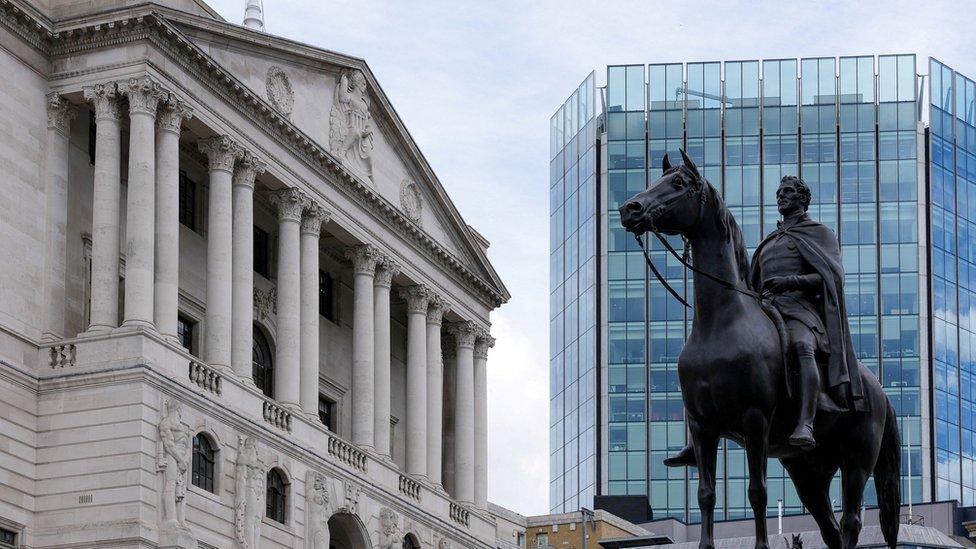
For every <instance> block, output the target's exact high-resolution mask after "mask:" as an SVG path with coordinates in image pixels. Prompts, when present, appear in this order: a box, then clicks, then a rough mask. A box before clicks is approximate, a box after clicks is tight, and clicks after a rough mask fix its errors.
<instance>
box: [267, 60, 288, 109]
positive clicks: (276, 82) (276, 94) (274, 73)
mask: <svg viewBox="0 0 976 549" xmlns="http://www.w3.org/2000/svg"><path fill="white" fill-rule="evenodd" d="M265 85H266V86H267V88H268V101H270V102H271V106H272V107H274V108H275V110H277V111H278V112H280V113H281V114H283V115H285V116H289V115H291V110H292V107H294V106H295V92H294V91H292V89H291V82H290V81H289V80H288V75H287V74H285V71H283V70H281V67H278V66H273V67H271V68H270V69H268V77H267V78H266V79H265Z"/></svg>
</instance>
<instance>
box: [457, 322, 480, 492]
mask: <svg viewBox="0 0 976 549" xmlns="http://www.w3.org/2000/svg"><path fill="white" fill-rule="evenodd" d="M451 330H452V331H453V332H454V336H455V337H456V338H457V387H456V390H455V393H454V404H455V412H454V468H455V476H454V491H455V493H454V497H455V498H456V499H457V500H458V501H460V502H462V503H466V504H468V505H471V504H473V503H474V342H475V337H476V336H477V333H478V330H477V327H476V326H475V324H474V323H473V322H459V323H457V324H451Z"/></svg>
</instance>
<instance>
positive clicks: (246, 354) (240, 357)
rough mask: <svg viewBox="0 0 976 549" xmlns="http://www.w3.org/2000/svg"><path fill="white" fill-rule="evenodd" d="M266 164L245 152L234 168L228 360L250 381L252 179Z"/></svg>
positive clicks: (252, 304) (252, 292)
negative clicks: (231, 281)
mask: <svg viewBox="0 0 976 549" xmlns="http://www.w3.org/2000/svg"><path fill="white" fill-rule="evenodd" d="M266 168H267V166H266V165H265V163H264V162H262V161H261V160H259V159H258V158H257V157H255V156H254V155H253V154H251V153H249V152H244V154H243V155H242V156H241V159H240V161H239V162H238V163H237V169H236V170H235V171H234V179H233V190H232V202H233V211H234V221H233V229H232V232H233V243H232V244H231V256H232V261H231V279H232V280H233V283H232V288H231V301H232V304H231V343H230V363H231V366H232V367H233V370H234V373H235V374H237V377H238V378H240V379H242V380H244V381H245V382H246V383H248V382H249V383H252V384H253V380H252V379H251V369H252V366H251V361H252V353H253V351H252V345H253V343H254V341H253V338H254V333H253V332H254V180H255V178H257V176H258V175H260V174H262V173H264V171H265V169H266Z"/></svg>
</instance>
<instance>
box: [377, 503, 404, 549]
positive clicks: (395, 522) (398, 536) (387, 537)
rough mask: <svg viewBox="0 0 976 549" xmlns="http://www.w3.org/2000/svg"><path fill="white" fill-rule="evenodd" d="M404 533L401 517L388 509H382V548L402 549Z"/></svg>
mask: <svg viewBox="0 0 976 549" xmlns="http://www.w3.org/2000/svg"><path fill="white" fill-rule="evenodd" d="M402 547H403V532H402V531H401V530H400V517H399V516H398V515H397V513H396V511H394V510H393V509H390V508H388V507H384V508H382V509H380V548H381V549H402Z"/></svg>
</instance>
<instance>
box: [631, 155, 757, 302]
mask: <svg viewBox="0 0 976 549" xmlns="http://www.w3.org/2000/svg"><path fill="white" fill-rule="evenodd" d="M673 169H674V170H680V169H681V167H680V166H679V167H675V168H673ZM695 179H696V180H695V183H694V193H691V192H688V191H685V192H683V193H681V194H680V195H678V196H677V197H674V198H672V199H670V200H668V201H666V202H664V203H663V204H660V205H658V206H655V207H654V208H653V209H652V210H651V211H650V212H648V214H647V217H648V219H647V221H646V223H647V226H648V232H650V233H652V234H653V235H654V236H656V237H657V239H658V240H659V241H660V242H661V244H662V245H663V246H664V249H666V250H667V251H668V252H669V253H670V254H671V255H673V256H674V258H675V259H677V260H678V262H679V263H681V264H682V265H684V266H685V267H687V268H688V269H689V270H690V271H692V272H694V273H698V274H700V275H702V276H704V277H705V278H708V279H709V280H712V281H713V282H716V283H718V284H719V285H720V286H722V287H724V288H727V289H729V290H733V291H736V292H739V293H740V294H742V295H747V296H749V297H751V298H754V299H756V300H757V301H761V300H762V296H760V295H759V294H758V293H756V292H753V291H752V290H748V289H742V288H740V287H739V286H738V285H736V284H733V283H731V282H729V281H727V280H724V279H721V278H719V277H717V276H715V275H713V274H711V273H708V272H705V271H703V270H701V269H699V268H697V267H695V266H694V265H692V264H691V261H690V256H691V243H690V242H688V239H687V238H685V237H684V235H682V236H681V240H682V242H683V243H684V249H683V250H682V253H681V255H678V252H677V250H675V249H674V247H673V246H671V244H670V243H669V242H668V240H667V239H666V238H664V237H663V236H662V235H661V232H660V229H658V228H657V227H656V226H655V225H654V220H655V219H658V218H660V217H661V216H662V215H664V214H666V213H668V212H670V211H671V210H673V209H674V208H675V207H676V206H677V205H678V204H681V203H682V202H683V201H684V200H685V199H686V198H690V197H694V196H697V197H698V216H697V217H696V218H695V220H696V222H697V221H699V220H701V218H702V214H703V213H704V211H705V202H706V200H707V197H706V195H705V180H704V179H702V178H701V176H698V177H696V178H695ZM634 238H635V239H636V240H637V244H638V246H640V249H641V252H642V253H643V254H644V261H646V262H647V266H648V267H649V268H650V269H651V272H652V273H654V276H655V277H656V278H657V279H658V281H660V282H661V284H662V285H663V286H664V289H666V290H667V291H668V293H670V294H671V295H672V296H673V297H674V298H675V299H677V300H678V302H679V303H681V304H682V305H684V306H685V307H687V308H689V309H694V307H692V306H691V305H690V304H689V303H688V302H687V301H686V300H685V298H684V297H682V296H681V295H680V294H679V293H678V292H677V291H675V289H674V288H673V287H671V285H670V284H668V281H667V280H666V279H665V278H664V276H662V275H661V273H660V271H658V270H657V267H655V266H654V262H653V261H651V256H650V255H649V254H648V253H647V247H646V246H644V240H643V239H642V238H641V236H640V235H639V234H637V233H634Z"/></svg>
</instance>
